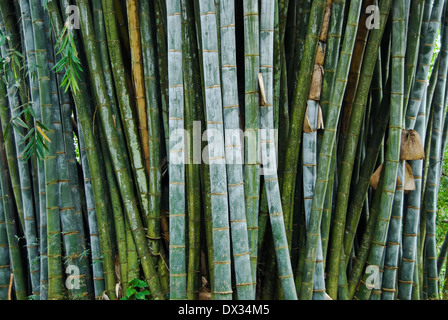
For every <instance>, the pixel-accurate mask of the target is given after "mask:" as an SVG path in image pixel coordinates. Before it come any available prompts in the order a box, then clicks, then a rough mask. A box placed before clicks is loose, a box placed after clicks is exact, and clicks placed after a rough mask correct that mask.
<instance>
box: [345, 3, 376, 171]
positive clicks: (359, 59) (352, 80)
mask: <svg viewBox="0 0 448 320" xmlns="http://www.w3.org/2000/svg"><path fill="white" fill-rule="evenodd" d="M376 4H377V1H376V0H367V1H365V2H364V4H363V7H362V10H361V17H360V18H359V23H358V24H359V25H366V22H367V8H368V6H371V5H376ZM369 34H370V30H369V29H368V28H358V32H357V34H356V43H355V47H354V49H353V58H352V63H351V66H350V72H349V75H348V83H347V89H346V92H345V97H344V107H343V109H342V112H341V133H340V134H339V141H338V152H337V154H339V155H341V156H340V157H338V171H340V170H341V162H342V161H343V158H342V155H343V154H344V147H345V139H346V136H347V131H348V127H349V124H350V117H351V112H352V108H353V103H354V100H355V98H356V92H357V91H358V86H359V78H360V75H361V67H362V64H363V61H364V55H365V50H366V45H367V40H368V36H369Z"/></svg>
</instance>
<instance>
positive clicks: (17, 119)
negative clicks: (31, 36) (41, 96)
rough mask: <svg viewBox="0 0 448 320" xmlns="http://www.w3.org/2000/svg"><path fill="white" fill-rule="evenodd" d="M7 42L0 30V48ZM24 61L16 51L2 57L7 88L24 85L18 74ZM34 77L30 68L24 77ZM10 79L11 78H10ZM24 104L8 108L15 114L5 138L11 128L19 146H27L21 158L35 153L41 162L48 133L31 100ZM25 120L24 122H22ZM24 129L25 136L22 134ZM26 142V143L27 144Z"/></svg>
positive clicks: (6, 37)
mask: <svg viewBox="0 0 448 320" xmlns="http://www.w3.org/2000/svg"><path fill="white" fill-rule="evenodd" d="M7 40H8V36H7V35H5V34H4V33H3V32H2V31H1V30H0V46H2V45H4V44H5V42H6V41H7ZM23 60H25V57H24V56H23V54H22V53H20V52H19V51H17V50H12V49H10V50H8V54H7V55H6V56H2V57H1V59H0V70H2V71H3V75H4V77H3V81H4V82H5V84H7V85H8V86H10V87H11V86H12V87H15V88H16V89H17V90H18V88H19V87H20V86H21V85H22V84H24V82H23V81H22V80H21V79H22V76H21V75H20V74H19V73H20V72H21V71H22V70H23V69H24V68H25V67H24V64H23V63H22V61H23ZM9 72H10V75H12V79H8V77H7V75H8V73H9ZM28 75H29V76H35V75H34V74H33V71H32V70H31V68H30V69H29V70H27V74H26V76H28ZM10 78H11V77H10ZM17 90H12V91H10V92H8V94H16V92H17ZM27 100H28V101H26V102H24V103H23V104H22V105H19V106H10V108H13V109H12V111H14V112H11V114H15V115H14V116H13V117H12V118H11V119H10V122H9V123H8V124H7V126H6V128H5V138H6V137H7V135H8V133H9V131H10V127H13V128H14V130H15V132H17V133H18V134H19V135H20V136H21V137H22V139H21V140H20V142H19V144H25V143H26V144H27V145H26V147H25V149H24V150H23V153H22V154H21V156H22V157H23V158H24V160H25V161H27V160H28V159H29V158H30V157H31V155H32V154H34V153H36V154H37V157H38V159H39V160H42V159H43V158H44V157H45V151H46V150H48V147H47V146H46V144H45V140H46V141H48V142H50V143H51V141H50V139H48V137H47V135H46V134H45V131H48V128H47V127H46V126H45V125H44V124H43V123H42V122H40V121H38V120H36V114H35V113H34V109H33V104H32V102H31V100H30V99H29V97H28V99H27ZM17 109H19V110H21V111H20V112H19V113H17V114H16V113H15V111H16V110H17ZM23 119H25V121H24V120H23ZM31 121H32V123H33V127H32V128H30V127H29V125H28V124H27V122H28V123H29V122H31ZM23 129H25V130H26V131H25V132H26V134H25V133H24V132H23ZM27 141H28V142H27Z"/></svg>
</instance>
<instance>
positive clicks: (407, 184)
mask: <svg viewBox="0 0 448 320" xmlns="http://www.w3.org/2000/svg"><path fill="white" fill-rule="evenodd" d="M405 164H406V168H405V173H404V174H405V175H404V190H405V191H409V190H415V180H414V173H413V172H412V167H411V165H410V164H409V163H407V162H405Z"/></svg>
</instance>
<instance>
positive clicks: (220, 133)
mask: <svg viewBox="0 0 448 320" xmlns="http://www.w3.org/2000/svg"><path fill="white" fill-rule="evenodd" d="M215 9H216V8H215V5H214V3H213V1H205V0H204V1H200V2H199V14H200V21H201V43H202V59H203V73H204V90H205V96H204V99H205V109H206V119H207V131H208V136H207V138H208V141H209V146H208V157H209V158H208V160H209V163H210V191H211V207H212V220H213V221H212V224H213V253H214V261H213V262H214V273H215V279H214V281H215V285H214V297H215V299H217V300H225V299H230V298H231V297H232V287H231V258H230V234H229V203H228V199H227V196H228V191H227V177H226V175H227V174H226V172H227V170H226V166H225V150H224V148H225V137H224V125H223V120H224V119H223V109H222V108H223V104H222V97H221V79H220V78H219V76H220V72H219V56H218V46H219V44H218V41H217V39H218V35H217V30H218V29H217V21H216V12H215ZM211 137H213V139H214V140H213V144H211V143H210V142H211V139H210V138H211ZM257 214H258V212H257ZM256 249H257V247H255V250H256Z"/></svg>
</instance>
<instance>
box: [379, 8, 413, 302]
mask: <svg viewBox="0 0 448 320" xmlns="http://www.w3.org/2000/svg"><path fill="white" fill-rule="evenodd" d="M407 2H410V1H405V2H403V1H399V2H395V3H394V5H393V9H392V55H393V56H392V75H391V77H392V81H393V82H398V80H395V79H396V78H398V77H400V76H402V77H403V78H404V76H405V54H406V48H400V47H399V46H397V44H398V43H401V42H402V39H403V37H404V36H405V34H406V24H405V23H406V6H407V5H408V4H407ZM396 70H397V71H396ZM395 72H397V75H396V73H395ZM395 75H396V76H395ZM394 77H395V78H394ZM397 89H399V91H396V90H395V89H394V85H392V97H391V102H392V103H396V100H397V99H396V98H395V96H394V95H395V94H396V92H398V93H400V94H403V97H401V98H400V99H401V100H400V103H402V104H403V106H404V94H405V84H404V83H403V85H402V86H401V87H398V88H397ZM403 108H404V107H403ZM400 139H401V138H400ZM386 165H387V164H386ZM405 169H406V168H405V162H404V161H400V162H399V163H398V172H397V176H398V178H399V179H400V180H401V181H403V182H404V175H405ZM403 201H404V184H403V183H402V185H401V186H398V187H397V188H396V191H395V195H394V198H393V202H392V212H391V221H390V223H389V230H388V235H387V243H386V248H385V258H384V259H385V261H384V263H385V268H384V274H383V278H382V290H383V293H382V295H381V298H382V299H383V300H394V299H395V298H396V283H397V274H398V273H397V269H398V263H399V259H398V255H399V251H400V246H401V234H400V233H401V228H402V216H403V205H404V203H403Z"/></svg>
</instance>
